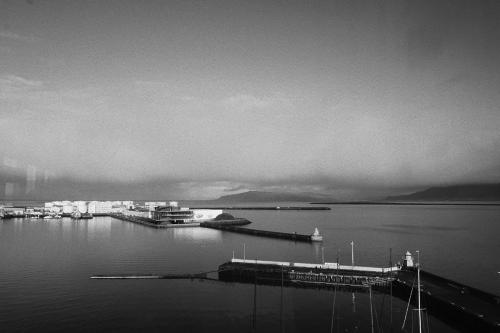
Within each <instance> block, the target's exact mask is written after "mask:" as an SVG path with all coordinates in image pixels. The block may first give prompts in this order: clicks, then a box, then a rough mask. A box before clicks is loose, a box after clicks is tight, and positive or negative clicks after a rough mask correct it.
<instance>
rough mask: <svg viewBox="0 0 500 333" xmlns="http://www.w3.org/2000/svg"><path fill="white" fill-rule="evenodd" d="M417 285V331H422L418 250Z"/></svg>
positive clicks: (418, 257)
mask: <svg viewBox="0 0 500 333" xmlns="http://www.w3.org/2000/svg"><path fill="white" fill-rule="evenodd" d="M417 286H418V332H419V333H422V305H421V303H420V251H418V250H417Z"/></svg>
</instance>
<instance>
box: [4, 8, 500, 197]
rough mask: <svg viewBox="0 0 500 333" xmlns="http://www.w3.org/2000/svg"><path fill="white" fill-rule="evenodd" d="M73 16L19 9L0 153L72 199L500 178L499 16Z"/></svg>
mask: <svg viewBox="0 0 500 333" xmlns="http://www.w3.org/2000/svg"><path fill="white" fill-rule="evenodd" d="M59 5H60V3H59V2H57V1H54V2H41V3H36V4H35V5H34V6H30V7H29V9H27V8H26V7H25V5H24V4H12V6H10V7H9V8H8V10H9V13H7V14H8V17H9V19H10V20H11V21H12V22H16V26H15V27H14V26H12V27H10V28H8V29H9V30H7V29H6V30H4V31H3V32H1V33H0V38H3V39H4V40H6V41H7V40H8V41H10V42H11V43H9V44H8V47H9V52H4V53H5V55H4V56H3V57H2V62H3V65H2V67H1V68H0V108H1V109H0V141H1V142H2V143H7V144H3V145H2V146H1V147H0V155H2V156H12V157H13V158H14V159H17V160H22V161H26V163H27V164H30V165H34V166H36V167H37V168H38V169H40V170H50V171H51V172H52V173H54V174H56V175H58V177H61V179H64V181H61V182H59V183H58V184H59V185H60V186H63V185H64V184H73V183H74V184H80V185H79V186H82V187H85V186H84V185H82V184H85V183H90V184H98V183H100V182H101V183H103V184H111V183H116V184H121V185H120V186H122V185H123V187H120V188H121V189H123V188H125V187H126V184H134V186H135V185H137V184H140V183H141V182H142V183H143V184H148V186H153V187H154V188H155V189H156V190H154V191H156V192H155V193H157V194H159V193H160V192H161V193H164V194H167V193H173V192H172V191H177V193H179V194H182V195H180V196H181V197H182V196H184V195H185V196H186V197H189V198H194V197H196V196H199V197H203V198H207V197H213V196H217V195H218V194H222V193H227V192H237V191H239V190H244V189H266V190H279V189H281V190H285V191H291V192H301V191H304V192H321V193H327V194H332V195H333V194H335V195H339V196H345V197H353V196H356V195H359V194H360V193H363V189H365V193H366V191H370V193H373V194H376V193H381V192H384V191H386V189H391V188H392V189H408V188H416V187H421V186H427V185H434V184H450V183H462V182H494V181H495V182H498V181H499V177H500V175H499V174H498V172H497V171H496V170H499V169H500V153H499V152H498V149H496V148H497V147H498V146H499V144H500V132H499V131H498V128H500V113H499V112H498V105H500V97H499V96H500V91H499V90H500V73H499V72H498V70H497V69H498V65H499V63H498V59H500V55H499V50H500V48H499V46H498V45H500V43H498V41H499V36H500V35H499V33H498V31H500V29H497V28H498V25H499V23H498V22H500V9H499V8H498V5H496V4H494V3H487V2H482V1H479V2H463V3H457V4H451V3H448V2H444V1H437V2H436V1H424V2H419V3H412V4H410V3H403V2H393V3H386V4H385V5H384V6H379V5H377V4H375V3H370V4H363V3H362V2H356V1H355V2H346V3H338V2H335V3H334V2H329V1H325V2H318V3H315V4H314V5H309V4H308V3H306V2H295V3H290V4H287V5H283V4H280V3H274V2H273V3H267V2H263V1H262V2H259V1H255V2H244V1H242V2H238V1H237V2H233V1H231V2H224V1H221V2H214V3H211V4H201V3H197V2H189V1H186V2H178V3H163V2H151V3H148V4H138V3H136V2H132V1H131V2H127V1H125V2H123V3H120V5H119V6H117V5H116V4H114V3H112V2H110V3H85V4H83V5H81V6H76V4H68V5H66V6H62V7H60V6H59ZM82 11H83V12H85V13H86V14H85V15H82ZM10 29H12V30H15V31H23V32H25V34H26V35H29V32H36V34H37V35H40V36H42V37H43V41H44V43H14V42H13V41H15V40H16V38H18V37H21V38H18V40H19V41H20V40H21V39H22V36H21V35H17V34H15V33H12V32H8V31H11V30H10ZM155 182H157V183H158V184H163V185H164V186H169V189H168V190H167V189H162V190H161V191H160V190H158V189H157V186H154V185H153V184H155ZM124 184H125V185H124ZM137 186H138V185H137ZM91 188H94V189H96V190H95V191H97V189H99V190H102V188H101V187H99V186H94V185H93V187H91ZM138 188H140V189H141V190H142V191H147V189H146V187H144V186H138ZM120 191H121V190H120ZM148 193H149V192H148Z"/></svg>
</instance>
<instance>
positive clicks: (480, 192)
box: [386, 184, 500, 201]
mask: <svg viewBox="0 0 500 333" xmlns="http://www.w3.org/2000/svg"><path fill="white" fill-rule="evenodd" d="M386 200H387V201H500V184H476V185H453V186H443V187H431V188H428V189H426V190H423V191H418V192H415V193H411V194H408V195H398V196H390V197H387V198H386Z"/></svg>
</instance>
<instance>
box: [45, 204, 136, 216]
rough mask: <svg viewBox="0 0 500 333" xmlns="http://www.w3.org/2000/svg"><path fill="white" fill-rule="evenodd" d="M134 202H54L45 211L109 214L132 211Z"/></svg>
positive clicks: (47, 205)
mask: <svg viewBox="0 0 500 333" xmlns="http://www.w3.org/2000/svg"><path fill="white" fill-rule="evenodd" d="M133 207H134V202H133V201H52V202H46V203H45V210H46V211H47V212H50V213H55V214H73V213H76V212H78V213H80V214H85V213H89V214H109V213H121V212H122V211H123V210H126V209H132V208H133Z"/></svg>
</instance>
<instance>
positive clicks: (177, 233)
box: [170, 227, 222, 243]
mask: <svg viewBox="0 0 500 333" xmlns="http://www.w3.org/2000/svg"><path fill="white" fill-rule="evenodd" d="M170 231H171V232H172V235H173V237H174V239H175V240H177V241H194V242H195V243H202V242H206V241H210V242H220V241H221V239H222V232H221V231H218V230H212V229H207V228H201V227H192V228H172V229H170Z"/></svg>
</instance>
